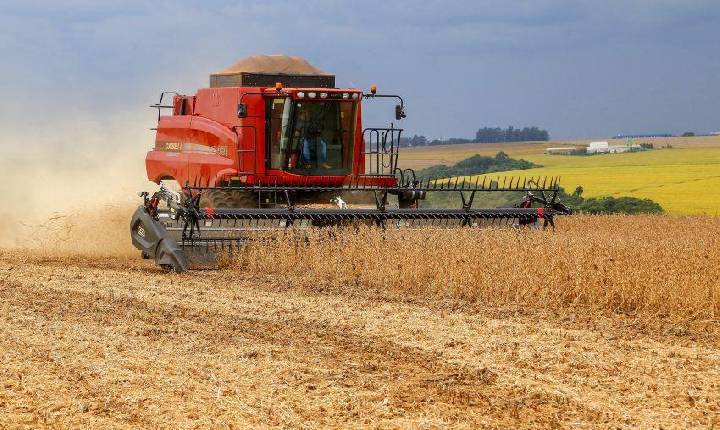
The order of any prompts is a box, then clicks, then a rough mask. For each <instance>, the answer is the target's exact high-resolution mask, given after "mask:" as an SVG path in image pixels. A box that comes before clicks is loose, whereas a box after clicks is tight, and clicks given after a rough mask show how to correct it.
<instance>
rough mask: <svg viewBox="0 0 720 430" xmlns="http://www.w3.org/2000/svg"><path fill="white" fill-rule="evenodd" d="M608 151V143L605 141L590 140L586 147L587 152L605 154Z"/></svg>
mask: <svg viewBox="0 0 720 430" xmlns="http://www.w3.org/2000/svg"><path fill="white" fill-rule="evenodd" d="M608 152H610V145H608V143H607V142H590V145H589V146H588V147H587V153H588V154H607V153H608Z"/></svg>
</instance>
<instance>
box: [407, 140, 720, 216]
mask: <svg viewBox="0 0 720 430" xmlns="http://www.w3.org/2000/svg"><path fill="white" fill-rule="evenodd" d="M646 141H647V142H652V143H654V144H655V145H656V147H658V146H660V145H665V144H668V143H669V144H671V145H672V146H673V148H672V149H655V150H652V151H647V152H640V153H631V154H607V155H597V156H592V157H579V156H561V155H545V154H544V153H543V152H544V150H545V148H547V147H554V146H563V145H573V144H586V143H587V141H578V142H550V143H517V144H502V145H487V144H467V145H454V146H442V147H433V148H413V149H406V150H403V151H402V152H401V154H400V160H401V166H402V167H414V168H423V167H427V166H430V165H433V164H439V163H440V164H451V163H454V162H455V161H458V160H461V159H463V158H467V157H469V156H471V155H473V154H482V155H493V154H495V153H497V152H498V151H505V152H506V153H507V154H509V155H511V156H513V157H521V158H524V159H526V160H529V161H532V162H534V163H536V164H540V165H542V166H543V167H542V168H538V169H531V170H524V171H513V172H503V174H502V175H508V176H510V175H520V176H538V175H548V176H560V177H561V185H562V186H563V187H564V188H565V189H566V190H568V191H572V190H573V189H575V187H576V186H577V185H582V186H583V188H584V190H585V193H584V196H587V197H595V196H615V197H619V196H633V197H640V198H649V199H653V200H655V201H657V202H658V203H660V204H661V205H662V206H663V208H665V210H666V211H668V212H670V213H676V214H708V215H718V214H720V205H719V204H718V202H719V201H720V137H697V138H669V139H641V140H636V143H639V142H646ZM621 143H622V142H621V141H617V144H621ZM611 144H612V143H611Z"/></svg>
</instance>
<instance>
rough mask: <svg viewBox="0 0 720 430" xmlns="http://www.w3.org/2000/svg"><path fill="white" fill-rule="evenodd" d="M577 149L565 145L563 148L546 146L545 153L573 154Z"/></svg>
mask: <svg viewBox="0 0 720 430" xmlns="http://www.w3.org/2000/svg"><path fill="white" fill-rule="evenodd" d="M577 150H578V149H577V148H576V147H574V146H564V147H562V148H545V153H546V154H549V155H573V154H575V153H576V152H577Z"/></svg>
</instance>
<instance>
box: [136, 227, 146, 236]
mask: <svg viewBox="0 0 720 430" xmlns="http://www.w3.org/2000/svg"><path fill="white" fill-rule="evenodd" d="M137 234H138V236H140V237H145V229H144V228H143V226H142V224H139V225H138V227H137Z"/></svg>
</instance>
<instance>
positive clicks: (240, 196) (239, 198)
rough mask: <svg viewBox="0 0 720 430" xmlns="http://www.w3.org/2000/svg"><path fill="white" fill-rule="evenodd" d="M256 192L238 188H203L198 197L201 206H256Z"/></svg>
mask: <svg viewBox="0 0 720 430" xmlns="http://www.w3.org/2000/svg"><path fill="white" fill-rule="evenodd" d="M257 206H258V198H257V194H255V193H250V192H243V191H238V190H205V191H204V192H203V194H202V196H201V197H200V207H203V208H256V207H257Z"/></svg>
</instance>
